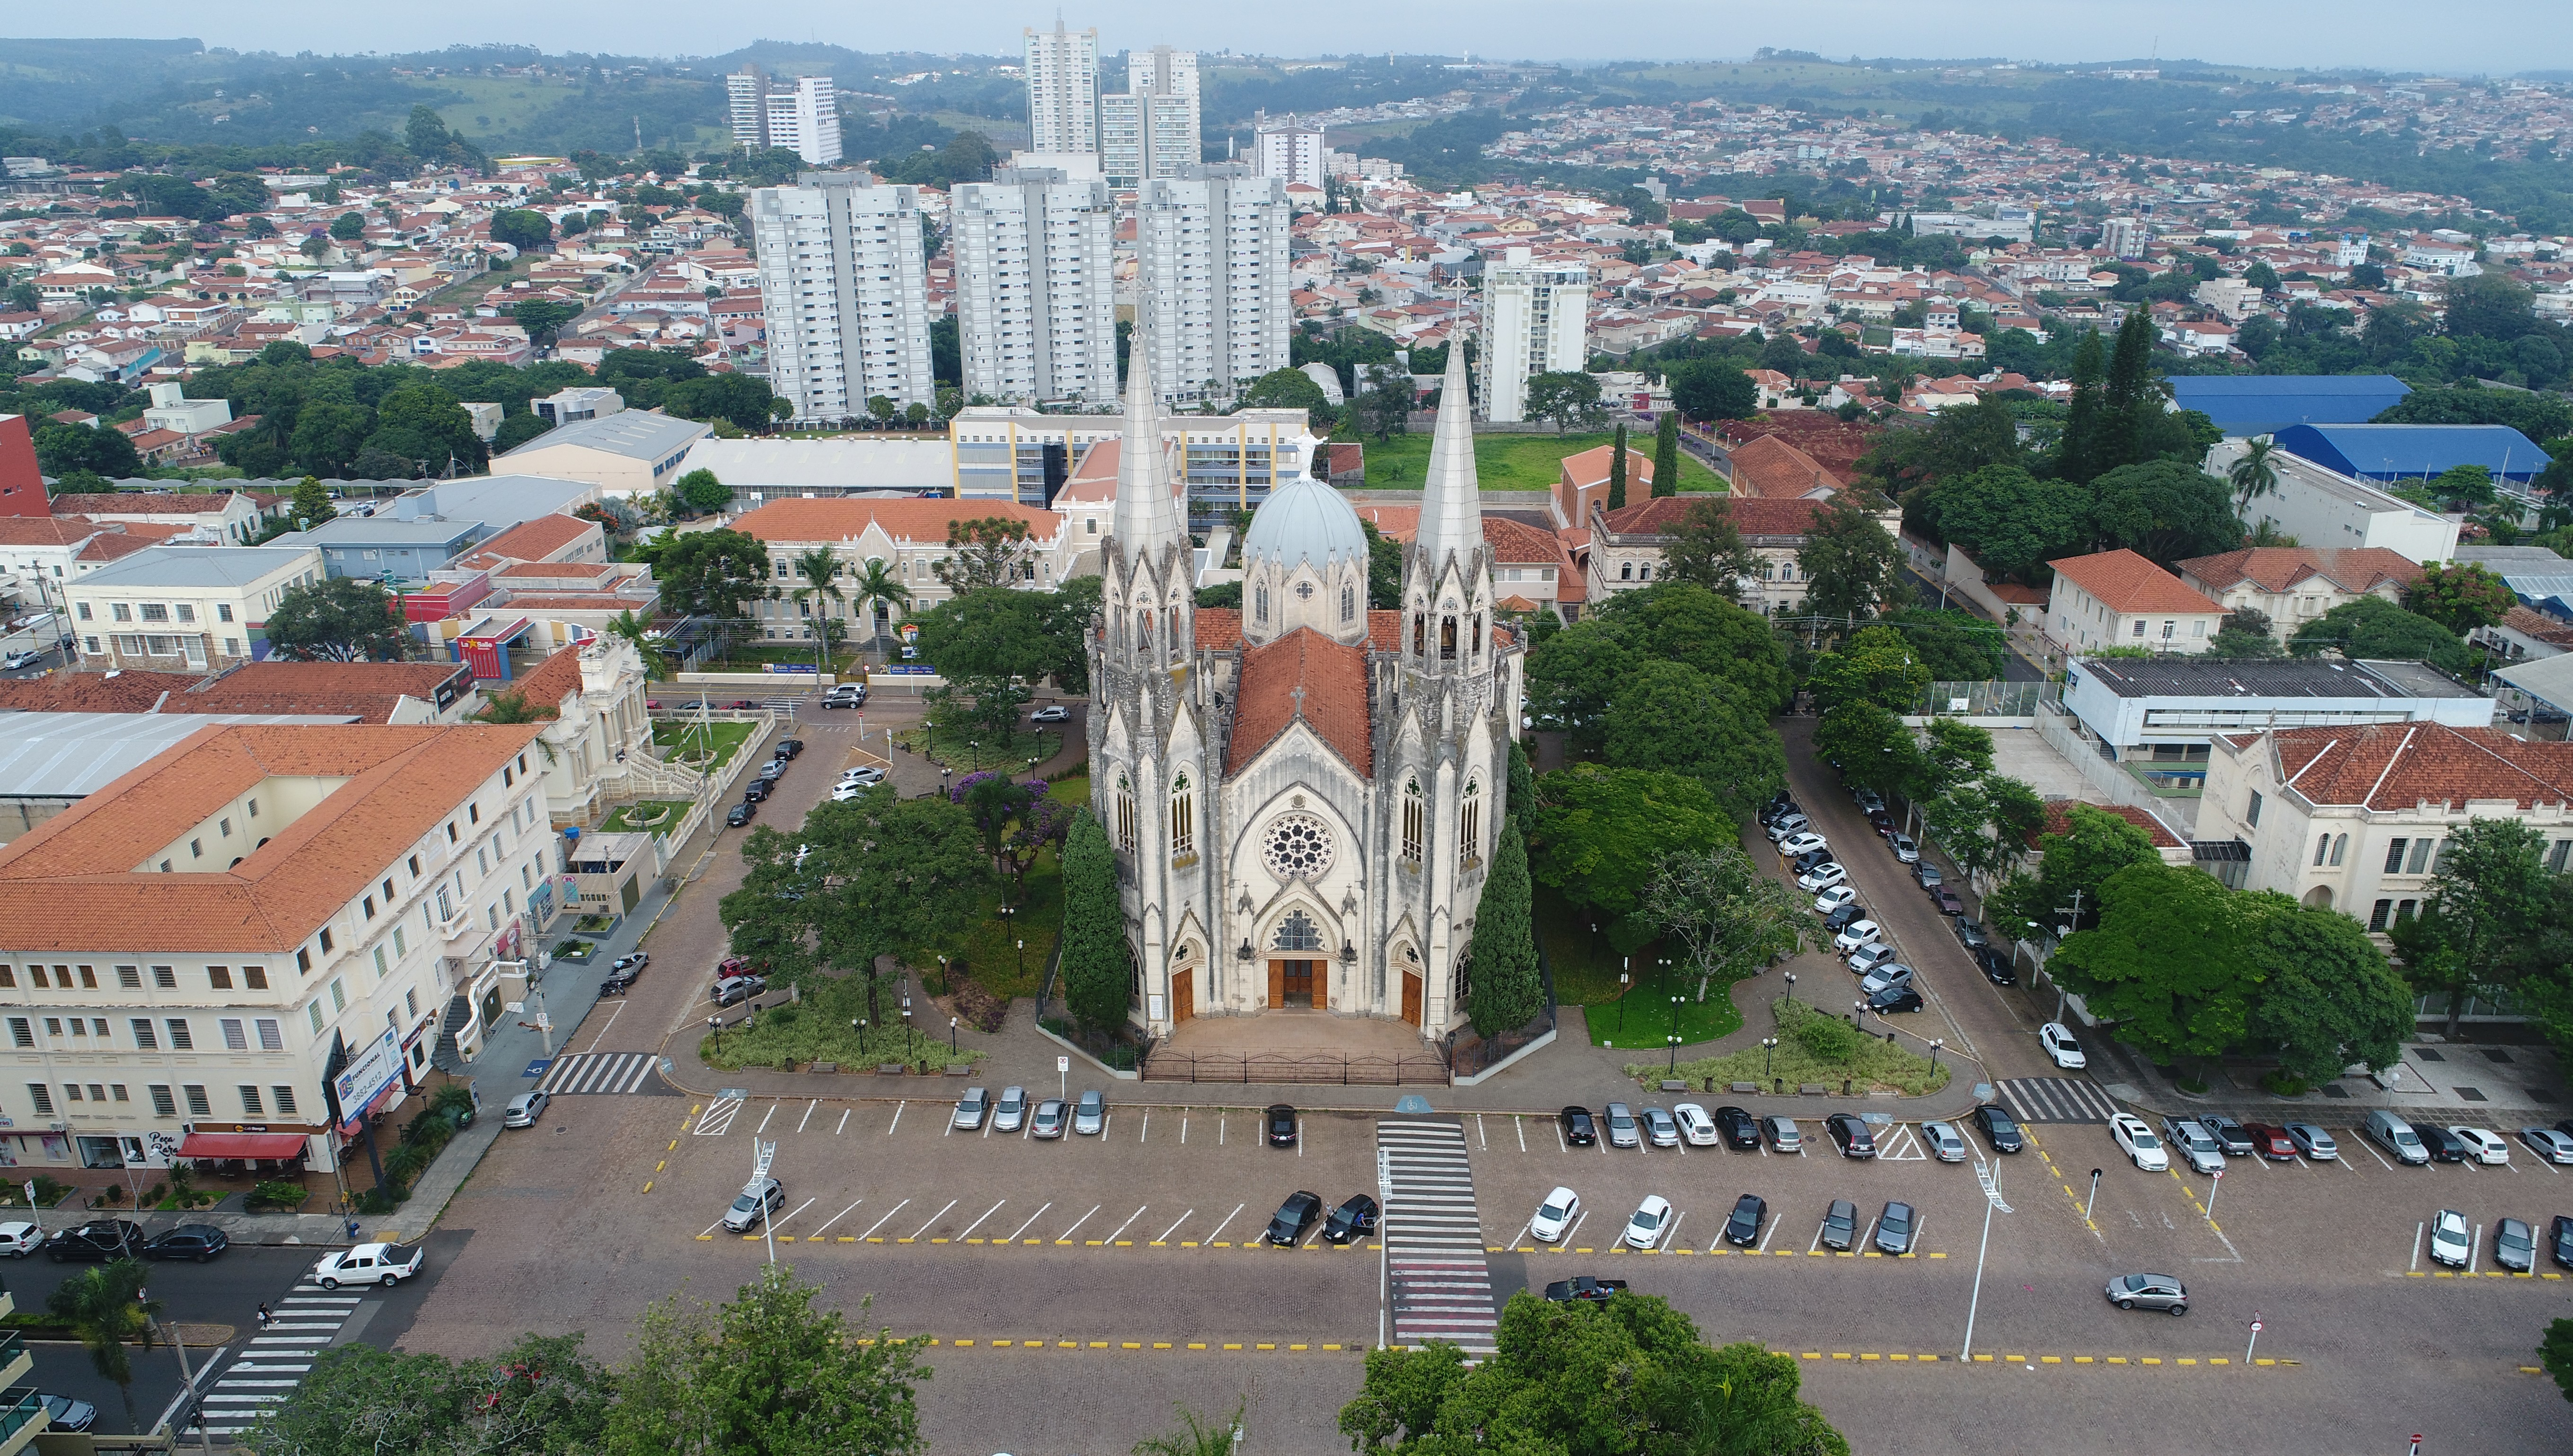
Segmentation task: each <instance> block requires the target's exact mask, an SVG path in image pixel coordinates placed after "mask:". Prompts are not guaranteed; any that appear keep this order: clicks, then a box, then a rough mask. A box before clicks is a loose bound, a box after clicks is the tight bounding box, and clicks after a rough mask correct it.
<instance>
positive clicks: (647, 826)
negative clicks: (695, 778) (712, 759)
mask: <svg viewBox="0 0 2573 1456" xmlns="http://www.w3.org/2000/svg"><path fill="white" fill-rule="evenodd" d="M690 807H691V806H690V805H689V803H688V801H687V800H685V799H637V800H635V801H634V802H633V803H631V804H619V805H617V806H616V808H615V810H614V811H613V812H611V813H610V814H609V815H608V816H607V818H606V819H605V820H604V821H602V822H601V823H600V824H599V826H598V831H599V833H601V834H624V833H630V832H633V831H637V830H656V829H670V828H673V827H675V826H676V825H677V824H678V822H679V821H680V820H682V819H685V818H687V817H688V810H689V808H690Z"/></svg>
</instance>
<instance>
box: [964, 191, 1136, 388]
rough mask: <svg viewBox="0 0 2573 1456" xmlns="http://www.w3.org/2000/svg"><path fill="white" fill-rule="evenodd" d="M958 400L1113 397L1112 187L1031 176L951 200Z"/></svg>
mask: <svg viewBox="0 0 2573 1456" xmlns="http://www.w3.org/2000/svg"><path fill="white" fill-rule="evenodd" d="M949 221H950V226H951V228H952V230H953V244H952V246H953V249H954V254H955V261H956V337H957V345H958V349H959V352H960V354H961V355H962V357H963V366H964V372H965V392H966V393H967V394H968V395H969V396H970V395H976V394H982V395H988V396H990V397H991V398H993V399H997V400H1000V401H1003V402H1005V403H1012V404H1019V403H1032V402H1035V401H1038V400H1046V401H1081V402H1086V403H1098V404H1102V405H1105V404H1109V403H1112V402H1113V401H1115V399H1116V398H1117V277H1116V273H1117V267H1116V247H1117V210H1116V207H1115V204H1114V203H1113V202H1112V200H1111V199H1110V197H1109V194H1108V185H1107V184H1106V183H1105V182H1100V181H1096V180H1093V181H1088V182H1075V181H1071V180H1068V179H1067V178H1066V177H1065V176H1064V174H1062V173H1061V172H1057V171H1053V170H1047V169H1036V170H1029V171H1013V170H1010V169H1007V168H1004V169H1002V170H1001V171H999V172H997V173H995V174H994V175H993V178H992V180H991V181H990V182H967V183H960V184H958V185H957V187H956V190H955V193H954V194H953V197H952V199H951V201H950V206H949Z"/></svg>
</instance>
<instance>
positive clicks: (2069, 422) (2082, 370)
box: [2055, 311, 2141, 482]
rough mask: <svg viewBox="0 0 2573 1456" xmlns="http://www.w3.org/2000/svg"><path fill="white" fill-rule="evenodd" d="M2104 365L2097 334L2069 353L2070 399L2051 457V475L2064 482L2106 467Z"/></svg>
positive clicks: (2087, 476) (2085, 477)
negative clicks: (2070, 355) (2055, 475)
mask: <svg viewBox="0 0 2573 1456" xmlns="http://www.w3.org/2000/svg"><path fill="white" fill-rule="evenodd" d="M2139 312H2141V311H2139ZM2107 366H2108V362H2107V357H2106V354H2105V352H2104V351H2103V349H2102V347H2101V344H2100V335H2099V332H2098V331H2097V330H2093V331H2090V332H2088V333H2085V334H2084V335H2083V336H2082V343H2081V345H2080V346H2079V347H2077V348H2076V349H2075V350H2074V352H2073V398H2072V400H2071V401H2070V403H2069V404H2068V405H2067V406H2066V410H2065V415H2064V434H2063V436H2062V438H2061V440H2060V441H2059V442H2058V444H2057V447H2056V455H2055V472H2056V473H2057V474H2058V475H2061V476H2062V477H2063V478H2065V479H2067V480H2072V481H2076V482H2081V481H2087V480H2089V479H2090V478H2091V477H2092V476H2094V475H2097V474H2099V473H2100V472H2101V471H2102V470H2105V469H2107V468H2108V467H2109V462H2105V461H2104V460H2103V458H2102V457H2103V455H2104V454H2105V453H2106V450H2107V443H2108V442H2107V441H2106V439H2104V438H2103V434H2104V432H2105V430H2106V428H2107V420H2106V418H2105V413H2106V404H2105V401H2104V400H2103V399H2102V397H2101V379H2102V376H2103V375H2104V374H2105V373H2106V372H2107Z"/></svg>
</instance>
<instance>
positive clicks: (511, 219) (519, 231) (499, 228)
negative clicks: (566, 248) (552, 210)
mask: <svg viewBox="0 0 2573 1456" xmlns="http://www.w3.org/2000/svg"><path fill="white" fill-rule="evenodd" d="M553 236H554V225H553V224H552V222H550V221H549V220H547V218H546V217H545V215H544V214H542V213H539V212H535V211H533V210H531V209H528V208H503V209H501V210H500V211H499V212H496V213H493V214H492V215H491V241H492V242H494V243H505V244H507V245H509V246H510V247H512V248H515V249H517V250H518V251H519V252H520V253H533V252H534V251H536V250H537V249H539V248H542V247H544V246H545V245H546V244H547V243H550V242H552V241H553Z"/></svg>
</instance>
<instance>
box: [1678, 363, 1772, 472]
mask: <svg viewBox="0 0 2573 1456" xmlns="http://www.w3.org/2000/svg"><path fill="white" fill-rule="evenodd" d="M1669 377H1670V382H1671V404H1672V406H1673V407H1674V408H1676V409H1678V410H1679V412H1680V413H1682V414H1685V415H1687V416H1688V417H1689V418H1691V419H1743V418H1747V417H1749V416H1750V415H1751V414H1752V413H1753V412H1754V411H1756V410H1757V409H1759V407H1760V388H1759V386H1758V385H1756V384H1754V383H1752V382H1751V376H1750V375H1749V374H1746V373H1744V372H1743V371H1742V370H1741V369H1740V368H1738V367H1736V366H1734V365H1733V364H1727V363H1725V362H1724V361H1722V360H1699V361H1697V362H1695V363H1692V364H1680V365H1677V366H1675V367H1673V368H1672V369H1671V371H1670V375H1669ZM1655 478H1656V480H1658V479H1659V477H1658V476H1656V477H1655ZM1672 488H1673V489H1677V488H1678V482H1677V481H1676V480H1674V481H1673V482H1672Z"/></svg>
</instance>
